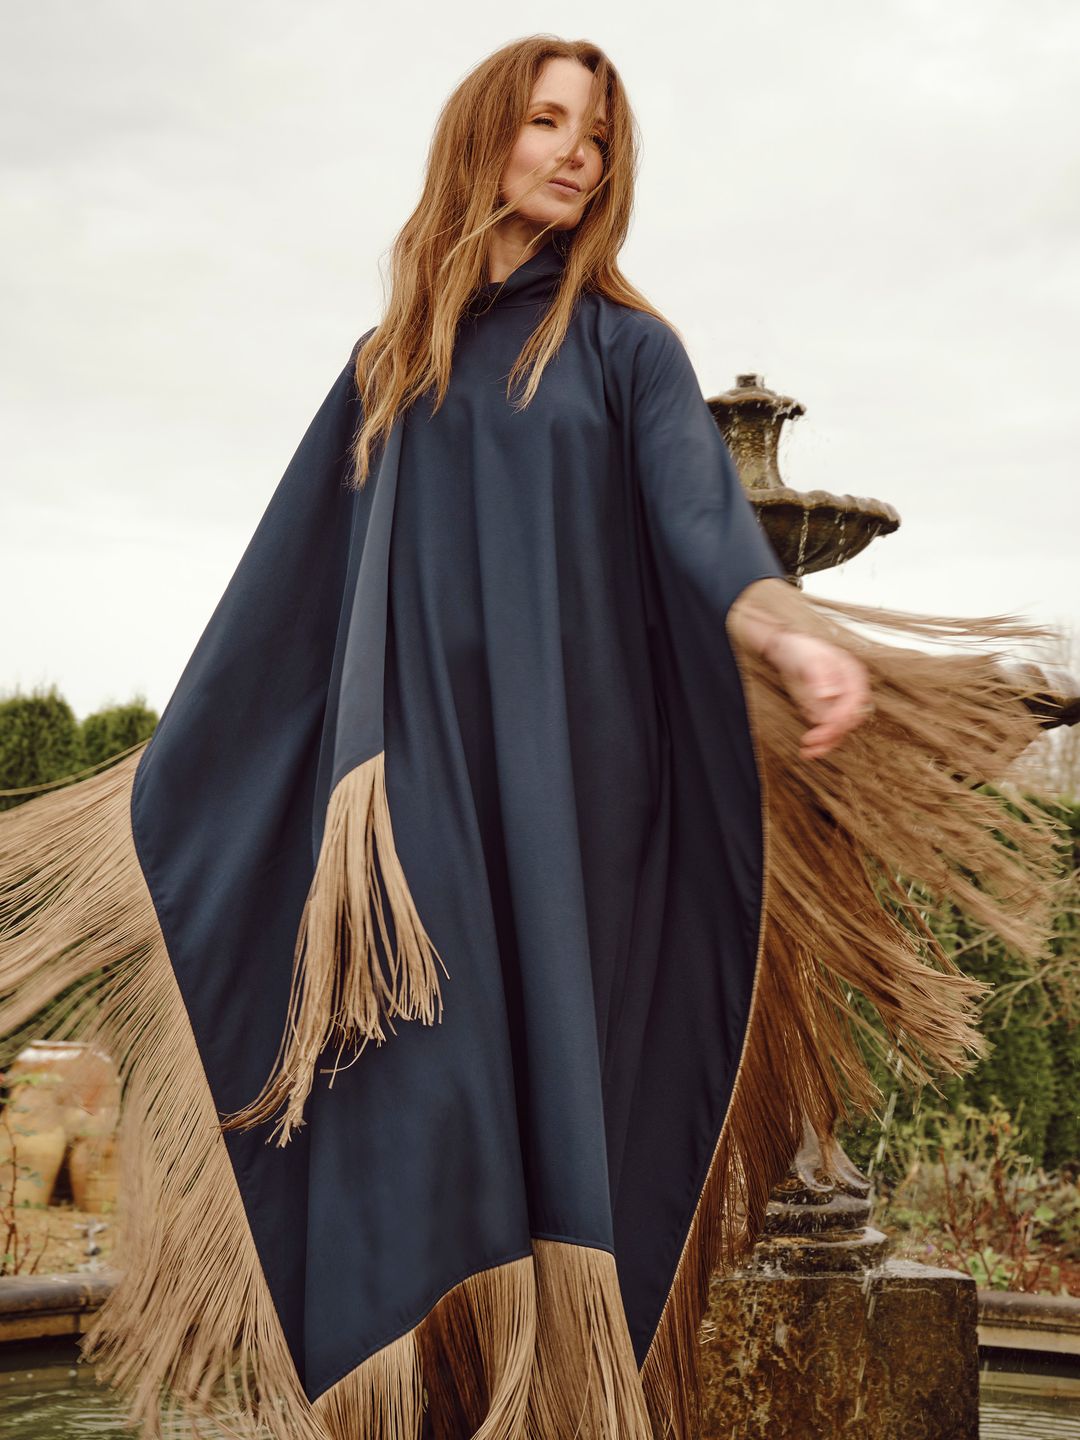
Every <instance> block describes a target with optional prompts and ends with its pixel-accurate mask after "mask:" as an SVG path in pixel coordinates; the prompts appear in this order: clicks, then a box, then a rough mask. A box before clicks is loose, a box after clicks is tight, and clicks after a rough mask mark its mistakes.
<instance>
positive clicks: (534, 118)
mask: <svg viewBox="0 0 1080 1440" xmlns="http://www.w3.org/2000/svg"><path fill="white" fill-rule="evenodd" d="M592 78H593V77H592V71H591V70H588V69H587V68H586V67H585V66H584V65H582V64H581V63H580V62H579V61H577V60H567V59H563V58H559V59H552V60H548V61H547V62H546V63H545V65H544V67H543V69H542V70H541V71H540V74H539V75H538V76H537V78H536V84H535V85H534V86H533V92H532V98H531V100H530V102H529V108H528V110H527V111H526V112H525V123H524V124H523V125H522V127H521V131H520V133H519V135H518V138H517V140H516V142H515V144H514V148H513V150H511V152H510V158H509V159H508V160H507V162H506V167H505V169H504V170H503V173H502V178H501V182H500V192H501V196H502V199H503V201H504V202H505V203H507V204H511V205H514V207H515V213H517V214H518V215H520V216H521V217H522V219H524V220H528V221H532V222H533V223H535V224H536V225H538V226H547V225H554V227H555V228H556V229H557V230H572V229H573V227H574V226H575V225H576V224H577V223H578V221H579V220H580V219H581V217H582V214H583V213H584V210H585V204H586V202H587V200H588V198H589V195H590V193H591V192H592V190H593V189H594V188H595V186H596V185H597V183H598V181H599V180H600V176H601V175H602V173H603V169H604V154H603V148H602V147H603V142H604V136H605V134H606V130H605V124H606V119H607V117H606V114H605V111H604V105H603V101H601V105H600V112H599V114H596V113H594V114H591V115H590V116H589V124H588V128H587V129H586V131H585V132H584V138H583V139H582V140H581V141H580V142H579V143H577V144H575V143H574V136H575V135H576V134H577V133H578V131H579V130H580V129H581V126H582V124H583V122H584V121H585V117H586V107H587V106H588V104H589V90H590V87H591V85H592ZM541 175H542V176H544V177H545V180H544V183H543V184H542V185H539V186H538V187H537V188H536V189H535V190H534V191H533V192H532V194H531V195H526V194H525V192H526V190H528V188H529V186H530V185H531V184H533V182H534V181H535V180H536V179H537V178H538V177H539V176H541ZM560 182H564V183H560Z"/></svg>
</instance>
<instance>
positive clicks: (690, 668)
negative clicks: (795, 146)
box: [132, 239, 783, 1399]
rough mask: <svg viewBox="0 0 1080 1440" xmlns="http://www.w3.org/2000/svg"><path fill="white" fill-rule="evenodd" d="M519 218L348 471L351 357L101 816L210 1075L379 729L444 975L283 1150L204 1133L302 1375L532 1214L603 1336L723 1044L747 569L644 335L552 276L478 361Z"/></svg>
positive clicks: (640, 1295)
mask: <svg viewBox="0 0 1080 1440" xmlns="http://www.w3.org/2000/svg"><path fill="white" fill-rule="evenodd" d="M563 260H564V250H563V248H562V243H561V242H560V241H559V240H558V239H556V240H553V241H549V243H548V244H547V245H546V246H545V247H544V248H543V249H542V250H541V251H540V252H538V254H537V255H535V256H534V257H533V258H532V259H531V260H529V261H527V262H526V263H525V264H524V265H522V266H520V267H519V268H518V269H517V270H515V271H514V272H513V273H512V274H511V276H510V277H509V278H508V279H507V280H506V281H505V282H504V283H502V284H501V285H497V284H489V285H486V286H483V287H481V289H480V290H479V291H478V293H477V295H476V296H475V298H474V301H473V302H472V304H471V306H470V310H469V313H468V314H467V315H466V316H465V317H464V318H463V320H462V324H461V329H460V333H459V336H458V340H457V346H456V349H455V353H454V364H453V376H452V380H451V383H450V387H449V391H448V393H447V395H446V397H445V400H444V403H443V405H442V406H441V408H440V409H439V410H438V411H437V412H435V413H432V406H431V404H430V402H429V400H428V398H427V397H425V399H424V400H423V401H421V402H419V403H417V404H416V405H414V406H413V407H412V409H411V410H410V411H409V412H407V414H406V415H405V416H404V417H403V418H399V420H398V421H397V423H396V424H395V426H394V429H393V431H392V432H391V434H390V436H389V437H388V439H387V441H386V444H385V445H384V446H383V447H382V448H381V450H380V452H379V455H378V459H377V464H376V466H375V467H374V470H373V473H372V475H371V477H370V478H369V480H368V482H367V484H366V486H365V487H364V489H363V490H361V491H359V492H357V491H354V490H351V489H349V488H348V485H347V477H348V471H349V457H348V447H349V442H350V439H351V437H352V435H353V433H354V430H355V427H356V424H357V421H358V419H359V415H360V408H359V399H358V396H357V393H356V387H355V381H354V377H353V367H354V357H355V350H354V354H353V355H352V356H350V358H349V360H348V361H347V363H346V364H345V366H344V368H343V370H342V372H341V374H340V376H339V377H338V379H337V380H336V381H335V383H334V385H333V387H332V388H331V390H330V392H329V394H328V395H327V397H326V399H325V401H324V403H323V405H322V407H321V408H320V410H319V412H318V414H317V415H316V416H315V419H314V420H313V421H312V424H311V426H310V427H309V429H308V431H307V434H306V435H305V436H304V438H303V440H302V442H301V444H300V446H299V448H298V450H297V452H296V454H295V455H294V457H293V459H292V462H291V463H290V465H289V467H288V469H287V471H286V473H285V475H284V477H283V479H282V481H281V483H280V485H279V487H278V489H277V491H276V492H275V494H274V497H273V499H272V501H271V502H270V505H269V507H268V509H267V511H266V513H265V515H264V517H263V519H262V521H261V523H260V525H259V528H258V530H257V531H256V534H255V536H254V537H253V539H252V541H251V543H250V545H249V547H248V549H247V551H246V553H245V555H244V557H243V559H242V561H241V563H240V565H239V567H238V569H237V571H236V573H235V575H234V577H233V579H232V581H231V582H230V585H229V587H228V590H227V592H226V594H225V596H224V597H223V599H222V601H221V602H220V604H219V606H218V608H217V610H216V611H215V613H214V615H213V617H212V619H211V621H210V623H209V625H208V627H207V629H206V632H205V633H204V635H203V637H202V639H201V640H200V642H199V645H198V648H197V649H196V651H195V653H194V655H193V656H192V659H191V661H190V662H189V664H188V666H187V668H186V669H185V671H184V674H183V676H182V678H181V680H180V683H179V685H178V687H177V690H176V692H175V694H174V695H173V697H172V699H171V700H170V703H169V705H168V707H167V708H166V710H165V713H164V715H163V717H162V720H161V722H160V724H159V726H158V729H157V731H156V732H155V735H154V737H153V739H152V740H151V742H150V744H149V746H148V748H147V751H146V753H145V755H144V757H143V760H142V763H141V764H140V767H139V771H138V774H137V776H136V781H135V787H134V794H133V807H132V822H133V833H134V837H135V841H136V846H137V849H138V853H139V858H140V862H141V864H142V867H143V870H144V874H145V876H146V879H147V883H148V885H149V888H150V891H151V895H152V897H153V899H154V903H155V906H156V909H157V913H158V917H159V919H160V921H161V926H162V933H163V935H164V938H165V941H166V943H167V946H168V950H169V955H170V958H171V961H172V964H173V966H174V969H175V971H176V975H177V980H178V982H179V985H180V989H181V993H182V995H183V999H184V1003H185V1005H186V1007H187V1010H188V1013H189V1016H190V1019H191V1023H192V1028H193V1031H194V1034H195V1037H196V1041H197V1043H198V1047H199V1051H200V1054H201V1056H202V1059H203V1063H204V1066H205V1069H206V1074H207V1078H208V1080H209V1083H210V1087H211V1090H212V1093H213V1097H214V1102H215V1104H216V1105H217V1106H218V1108H219V1109H220V1110H221V1112H222V1113H228V1112H232V1111H234V1110H236V1109H238V1108H240V1107H241V1106H242V1105H244V1104H245V1103H246V1102H248V1101H249V1100H250V1099H251V1098H252V1096H253V1095H254V1094H255V1093H256V1091H257V1090H258V1089H259V1086H260V1085H261V1084H262V1082H263V1080H264V1079H265V1077H266V1075H267V1072H268V1071H269V1069H270V1067H271V1064H272V1062H273V1060H274V1057H275V1054H276V1051H277V1047H278V1041H279V1038H280V1036H281V1032H282V1027H283V1024H284V1020H285V1013H286V1007H287V999H288V993H289V979H290V974H291V968H292V958H293V946H294V940H295V936H296V930H297V923H298V920H299V917H300V913H301V910H302V907H303V904H304V899H305V895H306V893H307V890H308V887H309V885H310V883H311V879H312V874H313V870H314V865H315V861H316V858H317V856H318V852H319V844H320V840H321V836H322V826H323V821H324V817H325V812H326V806H327V801H328V798H329V795H330V793H331V791H332V789H333V788H334V785H335V784H336V783H337V781H338V780H339V779H340V778H341V777H342V776H343V775H344V774H346V773H347V772H348V771H349V770H350V768H352V767H353V766H355V765H357V764H358V763H360V762H362V761H363V760H365V759H366V758H368V757H369V756H371V755H373V754H375V753H377V752H378V751H380V750H381V751H384V753H385V773H386V784H387V793H388V798H389V809H390V813H391V816H392V819H393V830H394V839H395V841H396V846H397V851H398V855H399V856H400V859H401V863H402V866H403V869H404V873H405V875H406V876H407V878H408V882H409V887H410V889H411V892H412V895H413V898H414V900H415V903H416V907H417V910H418V912H419V914H420V916H421V917H422V919H423V923H424V925H425V927H426V928H427V931H428V933H429V934H430V936H431V938H432V940H433V942H434V944H435V946H436V947H437V949H438V951H439V954H440V955H441V957H442V959H443V961H444V963H445V965H446V968H447V971H448V978H446V979H444V980H443V982H442V992H443V998H444V1002H445V1008H444V1013H443V1017H442V1019H441V1021H440V1023H438V1024H436V1025H433V1026H427V1025H422V1024H419V1023H398V1024H397V1025H396V1029H397V1033H396V1034H394V1035H392V1036H391V1037H390V1038H389V1039H388V1041H387V1043H386V1044H384V1045H381V1046H369V1047H368V1048H367V1049H366V1050H365V1051H364V1053H363V1054H362V1055H360V1056H359V1057H358V1058H357V1059H356V1060H355V1063H353V1064H351V1065H350V1066H348V1068H346V1069H344V1070H342V1071H341V1072H340V1073H339V1074H338V1075H337V1076H336V1078H335V1079H334V1082H333V1085H332V1086H330V1085H327V1084H326V1083H325V1081H323V1080H321V1079H320V1080H318V1082H317V1084H316V1087H315V1090H314V1091H313V1093H312V1095H311V1097H310V1099H309V1102H308V1107H307V1112H306V1120H307V1124H306V1125H305V1127H304V1128H303V1129H302V1130H301V1131H300V1132H299V1133H298V1135H297V1136H296V1137H295V1138H294V1139H292V1140H291V1141H290V1143H289V1144H288V1145H286V1146H284V1147H281V1148H278V1147H275V1146H272V1145H267V1144H266V1143H264V1142H265V1139H266V1136H265V1134H264V1133H262V1132H261V1131H260V1130H259V1129H256V1130H252V1131H240V1132H228V1133H227V1135H226V1142H227V1144H228V1148H229V1154H230V1157H231V1159H232V1161H233V1165H234V1168H235V1171H236V1176H237V1180H238V1184H239V1187H240V1190H241V1194H242V1196H243V1200H244V1204H245V1207H246V1210H247V1215H248V1219H249V1222H250V1225H251V1229H252V1233H253V1235H254V1238H255V1242H256V1246H257V1248H258V1252H259V1256H260V1259H261V1261H262V1264H263V1268H264V1270H265V1273H266V1277H267V1281H268V1284H269V1286H270V1290H271V1293H272V1296H273V1299H274V1303H275V1305H276V1308H277V1310H278V1313H279V1315H280V1317H281V1321H282V1325H283V1327H284V1331H285V1335H286V1339H287V1341H288V1344H289V1347H290V1350H291V1352H292V1354H293V1357H294V1359H295V1361H296V1365H297V1368H298V1371H299V1374H300V1376H301V1379H302V1381H303V1384H304V1387H305V1389H306V1391H307V1394H308V1396H309V1398H311V1399H315V1398H317V1397H318V1396H319V1395H321V1394H322V1393H323V1392H325V1391H326V1390H327V1389H328V1388H329V1387H330V1386H332V1385H333V1384H334V1383H335V1382H336V1381H338V1380H339V1379H341V1378H342V1377H343V1376H344V1375H346V1374H347V1373H348V1372H349V1371H350V1370H351V1369H353V1368H354V1367H355V1366H357V1365H359V1364H360V1363H361V1362H362V1361H363V1360H364V1359H365V1358H366V1357H368V1356H369V1355H371V1354H373V1353H374V1352H375V1351H376V1350H378V1349H379V1348H380V1347H382V1346H384V1345H386V1344H388V1343H389V1342H390V1341H392V1340H393V1339H395V1338H396V1337H398V1336H400V1335H402V1334H404V1333H405V1332H406V1331H408V1330H410V1329H411V1328H412V1327H414V1326H416V1325H417V1324H418V1323H419V1322H420V1321H421V1320H422V1319H423V1317H424V1316H425V1315H426V1314H427V1313H428V1312H429V1311H430V1310H431V1308H432V1307H433V1306H434V1305H435V1303H436V1302H437V1301H438V1299H439V1297H440V1296H442V1295H444V1294H445V1293H446V1292H447V1291H448V1290H449V1289H450V1288H451V1287H453V1286H454V1285H456V1284H458V1283H459V1282H460V1281H462V1280H463V1279H465V1278H466V1277H468V1276H470V1275H473V1274H476V1273H477V1272H479V1271H481V1270H483V1269H486V1268H488V1267H490V1266H493V1265H498V1264H500V1263H502V1262H504V1261H508V1260H511V1259H515V1258H518V1257H521V1256H527V1255H528V1254H529V1253H530V1245H531V1242H532V1240H533V1239H537V1238H548V1239H557V1240H562V1241H567V1242H570V1243H575V1244H581V1245H586V1246H592V1247H597V1248H600V1249H604V1250H608V1251H610V1252H612V1253H613V1254H614V1256H615V1259H616V1264H617V1268H618V1275H619V1284H620V1288H621V1293H622V1298H623V1303H624V1306H625V1311H626V1317H627V1321H628V1324H629V1328H630V1333H631V1337H632V1340H633V1344H634V1349H635V1354H636V1356H637V1359H638V1362H639V1364H640V1363H641V1361H642V1360H643V1359H644V1356H645V1354H646V1352H647V1350H648V1347H649V1344H650V1341H651V1339H652V1337H653V1335H654V1333H655V1331H656V1327H657V1324H658V1321H659V1317H660V1313H661V1310H662V1308H663V1305H664V1302H665V1299H666V1297H667V1295H668V1292H669V1290H670V1288H671V1285H672V1281H673V1277H674V1274H675V1269H676V1266H677V1264H678V1261H679V1256H680V1253H681V1251H682V1248H683V1245H684V1243H685V1240H686V1236H687V1233H688V1229H689V1226H690V1222H691V1218H692V1216H693V1213H694V1209H695V1205H696V1203H697V1200H698V1197H699V1195H700V1193H701V1188H702V1185H703V1182H704V1179H705V1175H706V1172H707V1169H708V1166H709V1162H710V1159H711V1158H712V1155H713V1152H714V1150H715V1147H716V1142H717V1137H718V1135H719V1132H720V1129H721V1125H722V1123H723V1120H724V1116H725V1113H726V1110H727V1106H728V1102H729V1098H730V1095H731V1091H732V1085H733V1082H734V1077H735V1072H736V1069H737V1066H738V1063H739V1059H740V1055H741V1052H742V1046H743V1040H744V1034H745V1029H746V1022H747V1016H748V1011H749V1005H750V998H751V992H752V988H753V982H754V963H755V956H756V951H757V943H758V932H759V924H760V919H761V889H762V879H763V840H762V829H761V792H760V787H759V777H758V774H757V772H756V768H755V762H754V753H753V746H752V743H751V737H750V731H749V725H748V718H747V713H746V709H745V705H744V697H743V691H742V687H741V683H740V678H739V673H738V670H737V668H736V665H735V660H734V656H733V654H732V650H731V646H730V644H729V641H728V638H727V635H726V632H725V625H724V622H725V617H726V615H727V612H728V609H729V607H730V605H731V603H732V601H733V600H734V598H735V597H736V596H737V595H738V594H739V592H740V591H741V590H742V589H743V588H744V587H745V586H746V585H747V584H748V583H749V582H751V581H753V580H755V579H758V578H762V577H766V576H780V575H782V573H783V571H782V568H781V566H780V564H779V562H778V560H777V559H776V556H775V555H774V553H773V551H772V549H771V547H770V546H769V544H768V542H767V540H766V538H765V536H764V533H763V532H762V530H761V529H760V527H759V525H758V523H757V520H756V517H755V515H754V512H753V509H752V507H751V505H750V504H749V502H748V500H747V499H746V497H745V495H744V493H743V491H742V489H741V486H740V484H739V481H738V477H737V474H736V471H735V468H734V465H733V463H732V460H731V457H730V455H729V453H728V451H727V449H726V447H725V445H724V442H723V440H722V437H721V436H720V433H719V431H718V430H717V428H716V425H715V423H714V421H713V419H712V416H711V414H710V412H709V409H708V407H707V405H706V404H705V401H704V399H703V397H702V393H701V390H700V387H699V384H698V382H697V379H696V377H695V375H694V372H693V369H692V367H691V364H690V361H689V359H688V357H687V354H686V351H685V349H684V347H683V345H682V343H681V341H680V340H679V339H678V337H677V336H676V335H675V334H674V333H673V332H672V331H671V330H670V329H669V328H668V327H667V326H666V325H664V324H663V323H662V322H661V321H659V320H657V319H656V318H654V317H652V316H649V315H646V314H642V313H640V312H636V311H633V310H631V309H629V308H627V307H624V306H621V305H618V304H615V303H613V302H611V301H609V300H607V299H605V298H602V297H600V296H597V295H595V294H585V295H584V296H582V298H581V300H580V302H579V304H578V306H577V309H576V312H575V314H574V317H573V319H572V321H571V324H570V328H569V331H568V333H567V336H566V339H565V341H564V343H563V345H562V347H561V349H560V351H559V353H558V356H557V357H556V359H555V361H554V362H552V363H551V364H550V365H549V366H548V368H547V370H546V372H545V374H544V376H543V379H542V382H541V384H540V388H539V390H538V392H537V394H536V396H535V398H534V399H533V401H532V402H531V404H530V405H529V406H528V407H526V408H525V409H524V410H521V411H518V410H515V409H514V408H513V406H512V404H511V403H510V401H509V400H508V399H507V395H506V380H507V376H508V373H509V370H510V368H511V365H512V364H513V362H514V359H515V358H516V356H517V354H518V352H519V350H520V349H521V346H522V344H523V343H524V341H525V339H526V338H527V336H528V335H529V334H530V333H531V331H532V330H533V329H534V328H535V326H536V324H537V322H538V320H539V318H540V316H541V314H542V313H543V309H544V307H545V305H546V304H547V302H548V301H549V299H550V297H551V294H552V291H553V287H554V285H555V284H556V282H557V280H558V277H559V274H560V270H561V266H562V264H563Z"/></svg>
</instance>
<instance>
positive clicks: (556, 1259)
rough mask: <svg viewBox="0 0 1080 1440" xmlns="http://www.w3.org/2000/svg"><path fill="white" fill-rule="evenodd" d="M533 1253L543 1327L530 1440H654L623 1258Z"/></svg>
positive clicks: (553, 1248) (556, 1249) (550, 1246)
mask: <svg viewBox="0 0 1080 1440" xmlns="http://www.w3.org/2000/svg"><path fill="white" fill-rule="evenodd" d="M533 1253H534V1255H535V1257H536V1274H537V1286H538V1290H539V1305H540V1324H539V1326H538V1330H537V1362H536V1375H535V1383H534V1384H533V1386H532V1388H531V1389H530V1391H529V1413H528V1426H527V1430H526V1435H527V1436H528V1440H551V1437H553V1436H559V1437H560V1440H561V1437H563V1436H565V1437H566V1440H574V1437H577V1436H580V1437H582V1440H650V1437H651V1435H652V1426H651V1425H650V1422H649V1412H648V1410H647V1409H646V1406H645V1396H644V1394H643V1392H642V1388H641V1381H640V1379H639V1377H638V1370H637V1361H636V1360H635V1358H634V1349H633V1344H632V1342H631V1339H630V1332H629V1329H628V1328H627V1323H626V1314H625V1311H624V1310H623V1304H622V1295H621V1292H620V1290H619V1279H618V1274H617V1272H616V1268H615V1257H614V1256H613V1255H611V1254H609V1253H608V1252H607V1251H605V1250H593V1249H587V1248H586V1247H585V1246H581V1245H577V1246H575V1245H564V1244H560V1243H557V1242H554V1241H550V1240H537V1241H534V1242H533ZM507 1440H510V1437H509V1436H508V1437H507Z"/></svg>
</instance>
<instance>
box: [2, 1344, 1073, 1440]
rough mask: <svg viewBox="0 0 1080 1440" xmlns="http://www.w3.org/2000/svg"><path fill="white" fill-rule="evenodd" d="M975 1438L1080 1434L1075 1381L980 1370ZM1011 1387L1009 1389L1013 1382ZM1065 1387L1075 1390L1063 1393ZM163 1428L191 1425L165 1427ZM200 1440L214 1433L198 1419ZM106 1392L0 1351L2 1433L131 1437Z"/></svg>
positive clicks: (67, 1367)
mask: <svg viewBox="0 0 1080 1440" xmlns="http://www.w3.org/2000/svg"><path fill="white" fill-rule="evenodd" d="M983 1379H984V1381H985V1382H986V1383H985V1384H984V1387H983V1391H982V1403H981V1406H980V1410H981V1424H980V1428H979V1435H980V1440H1027V1437H1031V1440H1080V1385H1078V1383H1077V1382H1075V1381H1073V1382H1071V1383H1070V1382H1068V1381H1065V1382H1062V1381H1057V1380H1055V1378H1054V1377H1053V1376H1041V1377H1035V1376H1032V1375H1025V1376H1020V1375H1017V1376H1010V1375H1008V1374H1005V1373H1000V1372H998V1373H994V1374H988V1373H984V1376H983ZM1014 1387H1015V1388H1014ZM1063 1391H1065V1392H1069V1391H1072V1392H1073V1393H1062V1392H1063ZM165 1433H166V1435H181V1434H184V1435H190V1433H191V1432H190V1429H189V1430H187V1431H184V1430H182V1429H174V1428H171V1427H166V1430H165ZM197 1434H198V1435H199V1436H200V1437H202V1440H217V1437H218V1436H219V1435H220V1432H219V1431H217V1430H215V1429H214V1428H213V1427H211V1426H208V1425H207V1426H200V1427H199V1430H198V1432H197ZM132 1435H133V1432H132V1431H131V1430H128V1429H125V1428H124V1425H123V1424H122V1421H121V1416H120V1409H119V1407H118V1406H117V1404H116V1401H115V1399H114V1398H113V1396H112V1395H111V1394H110V1392H109V1391H108V1390H107V1389H105V1388H104V1387H102V1386H101V1385H99V1384H98V1383H97V1381H96V1380H95V1378H94V1372H93V1368H92V1367H91V1366H89V1365H85V1364H83V1363H82V1362H81V1361H79V1359H78V1353H77V1351H76V1348H75V1345H74V1344H73V1343H72V1342H69V1341H56V1342H51V1343H48V1344H40V1345H39V1344H23V1345H12V1346H7V1347H5V1348H4V1349H3V1350H0V1436H2V1437H3V1440H132Z"/></svg>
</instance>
